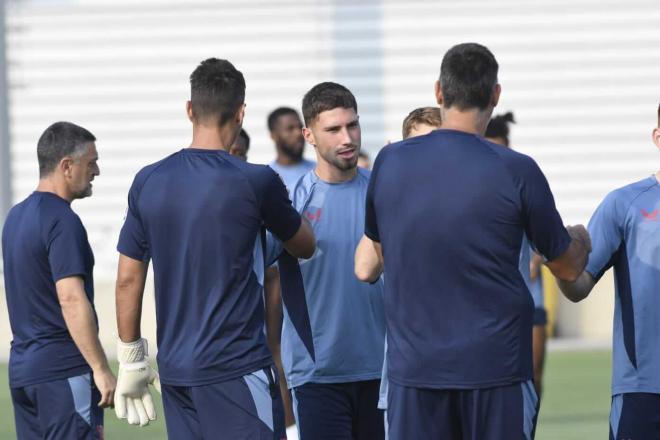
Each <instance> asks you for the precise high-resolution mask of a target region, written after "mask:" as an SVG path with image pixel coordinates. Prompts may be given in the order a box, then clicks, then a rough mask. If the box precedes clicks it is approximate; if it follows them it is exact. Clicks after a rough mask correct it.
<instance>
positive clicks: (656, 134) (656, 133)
mask: <svg viewBox="0 0 660 440" xmlns="http://www.w3.org/2000/svg"><path fill="white" fill-rule="evenodd" d="M653 143H654V144H655V146H656V147H658V148H660V127H658V128H654V129H653Z"/></svg>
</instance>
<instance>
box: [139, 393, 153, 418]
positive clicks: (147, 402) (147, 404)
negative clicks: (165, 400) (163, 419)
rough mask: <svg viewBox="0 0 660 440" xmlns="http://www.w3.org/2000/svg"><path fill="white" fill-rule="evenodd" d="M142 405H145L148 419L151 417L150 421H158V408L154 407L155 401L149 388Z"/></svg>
mask: <svg viewBox="0 0 660 440" xmlns="http://www.w3.org/2000/svg"><path fill="white" fill-rule="evenodd" d="M142 404H143V405H144V409H145V411H146V412H147V417H149V420H156V407H155V406H154V399H153V398H152V397H151V393H150V392H149V389H148V388H147V390H146V391H145V393H144V394H143V395H142Z"/></svg>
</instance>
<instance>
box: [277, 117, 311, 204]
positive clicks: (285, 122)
mask: <svg viewBox="0 0 660 440" xmlns="http://www.w3.org/2000/svg"><path fill="white" fill-rule="evenodd" d="M302 128H303V125H302V121H301V120H300V116H299V115H298V112H297V111H295V110H294V109H292V108H289V107H278V108H276V109H275V110H273V111H272V112H271V113H270V115H268V131H270V138H271V139H272V140H273V142H274V143H275V150H276V152H277V157H276V158H275V160H274V161H273V162H271V163H270V164H269V165H270V167H271V168H272V169H274V170H275V172H276V173H277V174H279V175H280V177H281V178H282V180H283V181H284V184H285V185H286V188H287V190H289V193H290V192H291V191H292V190H293V187H294V186H295V185H296V183H298V180H299V179H300V178H301V177H302V176H303V174H305V173H307V172H308V171H309V170H312V169H314V162H312V161H310V160H307V159H305V158H303V153H304V152H305V138H304V137H303V133H302Z"/></svg>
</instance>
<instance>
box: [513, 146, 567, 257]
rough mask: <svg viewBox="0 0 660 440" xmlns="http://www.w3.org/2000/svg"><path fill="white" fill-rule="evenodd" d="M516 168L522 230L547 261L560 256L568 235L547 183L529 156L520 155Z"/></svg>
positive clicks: (563, 250) (565, 248)
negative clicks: (518, 177)
mask: <svg viewBox="0 0 660 440" xmlns="http://www.w3.org/2000/svg"><path fill="white" fill-rule="evenodd" d="M519 157H520V158H521V159H520V162H519V166H518V167H517V168H518V169H517V170H516V171H515V172H516V174H518V173H519V175H520V176H521V180H520V185H521V188H520V194H521V201H522V213H523V221H524V225H525V233H526V234H527V237H528V238H529V240H530V242H531V243H532V244H533V245H534V248H535V249H536V250H537V251H538V252H539V253H541V254H542V255H543V256H544V257H545V258H546V259H547V260H550V261H551V260H554V259H556V258H557V257H559V256H561V255H562V254H563V253H564V252H566V250H567V249H568V246H569V245H570V244H571V237H570V235H569V234H568V231H567V230H566V228H565V227H564V224H563V222H562V219H561V216H560V215H559V212H557V208H556V206H555V199H554V197H553V196H552V191H551V190H550V185H548V181H547V179H546V178H545V176H544V175H543V172H542V171H541V169H540V168H539V166H538V165H537V164H536V162H534V160H532V159H531V158H530V157H527V156H523V155H520V156H519Z"/></svg>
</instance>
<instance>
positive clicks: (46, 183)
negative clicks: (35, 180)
mask: <svg viewBox="0 0 660 440" xmlns="http://www.w3.org/2000/svg"><path fill="white" fill-rule="evenodd" d="M37 191H40V192H49V193H53V194H55V195H57V196H59V197H61V198H63V199H64V200H66V201H67V202H69V203H71V202H72V201H73V195H72V194H71V192H70V191H69V190H68V189H67V187H66V185H64V184H63V183H62V182H59V181H58V180H57V179H55V178H53V177H43V178H41V179H39V184H38V185H37Z"/></svg>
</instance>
